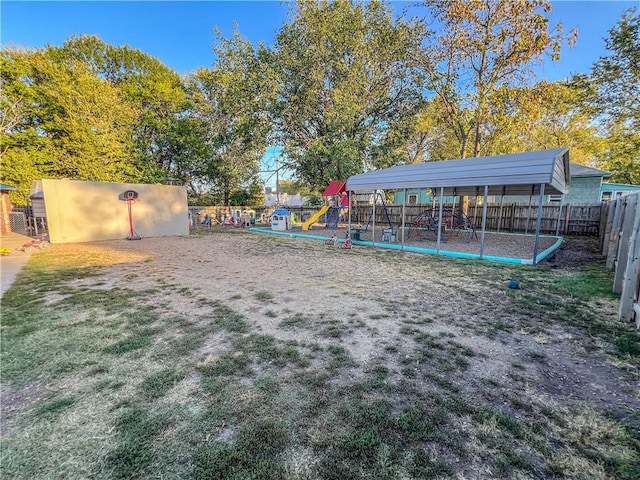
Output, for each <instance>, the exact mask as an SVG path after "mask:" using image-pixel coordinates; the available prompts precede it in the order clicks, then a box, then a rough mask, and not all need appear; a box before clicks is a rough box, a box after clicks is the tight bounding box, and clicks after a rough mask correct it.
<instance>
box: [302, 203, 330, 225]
mask: <svg viewBox="0 0 640 480" xmlns="http://www.w3.org/2000/svg"><path fill="white" fill-rule="evenodd" d="M327 210H329V205H325V206H324V207H322V208H321V209H320V211H318V212H316V213H314V214H313V217H311V218H310V219H309V220H307V221H306V222H304V223H303V224H302V230H309V227H310V226H311V225H313V224H314V223H316V222H317V221H318V219H319V218H320V217H321V216H322V215H324V214H325V213H327Z"/></svg>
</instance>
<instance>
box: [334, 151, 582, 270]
mask: <svg viewBox="0 0 640 480" xmlns="http://www.w3.org/2000/svg"><path fill="white" fill-rule="evenodd" d="M570 181H571V180H570V171H569V149H568V148H566V147H565V148H556V149H551V150H539V151H534V152H523V153H513V154H508V155H496V156H488V157H476V158H467V159H461V160H447V161H441V162H429V163H419V164H411V165H398V166H395V167H391V168H386V169H383V170H376V171H373V172H369V173H362V174H359V175H354V176H352V177H349V178H348V179H347V190H348V191H349V192H375V191H376V190H404V192H405V195H404V200H403V205H402V207H403V209H402V244H403V245H404V242H405V239H404V227H405V218H404V217H405V214H404V211H405V209H404V207H405V205H406V196H407V195H406V191H407V189H410V188H425V189H427V188H431V189H434V190H435V189H439V192H440V194H439V199H440V201H439V203H440V216H439V224H440V225H441V224H442V201H441V199H442V198H443V197H444V196H445V195H452V196H457V195H469V196H472V195H476V196H478V195H483V196H484V198H486V197H487V196H488V195H502V196H504V195H538V196H539V200H538V217H537V221H536V231H535V242H534V251H533V261H532V263H533V264H534V265H535V263H536V257H537V254H538V242H539V236H540V225H541V221H542V204H543V201H544V195H545V194H564V193H566V192H567V190H568V187H569V184H570ZM349 204H351V202H349ZM373 208H374V210H375V202H374V205H373ZM486 215H487V202H486V201H485V202H483V214H482V234H481V243H480V258H482V255H483V252H484V237H485V225H486ZM349 218H351V215H349ZM349 229H351V225H349ZM373 229H374V230H373V231H374V232H375V215H374V224H373ZM374 237H375V236H374ZM437 249H438V251H439V250H440V229H439V231H438V244H437Z"/></svg>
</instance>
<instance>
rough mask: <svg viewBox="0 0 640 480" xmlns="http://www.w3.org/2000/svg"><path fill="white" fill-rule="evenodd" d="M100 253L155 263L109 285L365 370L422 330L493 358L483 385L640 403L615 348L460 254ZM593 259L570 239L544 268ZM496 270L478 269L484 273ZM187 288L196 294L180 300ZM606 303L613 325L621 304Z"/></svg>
mask: <svg viewBox="0 0 640 480" xmlns="http://www.w3.org/2000/svg"><path fill="white" fill-rule="evenodd" d="M504 238H507V239H508V237H504ZM78 247H79V248H82V247H81V246H78ZM91 248H105V249H106V250H108V251H114V250H115V251H122V252H127V253H126V255H131V256H132V258H143V257H144V258H148V259H149V260H148V261H144V262H130V263H119V264H118V265H117V266H116V267H114V268H113V269H112V270H111V272H110V273H109V274H108V275H106V277H108V279H106V280H104V281H106V284H107V285H109V286H122V287H126V288H136V289H142V290H148V289H154V288H155V289H156V293H153V294H151V297H150V298H149V301H152V302H154V303H155V304H156V305H158V304H160V305H161V306H162V308H163V309H166V310H167V311H172V312H174V313H178V314H180V315H184V316H186V317H188V318H191V319H197V317H198V315H199V314H200V313H199V312H200V310H201V305H200V304H199V303H198V301H197V299H196V298H195V297H198V298H204V299H207V300H210V301H216V302H221V303H222V304H224V305H227V306H229V307H230V308H232V309H233V310H234V311H238V312H241V313H242V315H244V316H245V317H246V319H247V320H248V321H249V322H250V323H251V325H252V326H253V328H255V329H256V330H257V331H259V332H261V333H263V334H268V335H273V336H275V337H276V338H279V339H281V340H285V341H297V342H300V343H302V344H310V343H316V344H319V345H321V346H327V345H330V344H333V343H335V342H339V343H340V344H342V345H344V347H345V348H346V349H347V350H348V352H349V354H350V355H351V356H352V357H353V358H355V359H356V361H357V362H359V363H361V364H371V363H372V362H373V363H375V362H379V361H380V358H381V357H385V356H386V355H387V354H386V353H385V352H386V350H385V349H387V348H394V347H397V348H398V349H400V351H401V352H404V354H405V355H410V354H411V350H412V348H413V345H412V342H411V341H410V338H411V336H410V335H407V334H406V332H405V333H402V331H403V329H404V330H406V329H407V326H411V325H416V326H418V327H420V328H422V329H424V330H426V331H428V332H429V333H430V334H432V335H434V336H440V335H450V336H452V337H454V338H455V340H456V341H457V342H459V343H460V344H463V345H465V346H467V347H469V348H471V349H474V350H476V351H477V352H478V353H481V354H482V356H479V357H475V358H473V359H471V361H470V368H469V370H468V371H467V373H466V376H467V377H468V378H469V379H470V380H472V381H473V383H477V384H482V383H483V382H484V383H485V384H486V382H487V381H490V382H498V383H500V384H501V385H505V386H506V387H507V388H523V387H524V386H525V385H527V386H528V388H531V386H532V385H533V386H534V389H536V390H537V389H539V390H540V391H541V393H544V394H546V395H549V396H550V397H554V398H557V399H564V400H582V401H589V402H593V403H594V404H597V405H600V406H602V407H603V408H611V409H613V410H615V412H617V413H618V414H620V415H623V414H624V412H625V411H628V410H629V409H634V408H638V407H639V406H640V404H639V403H638V396H637V395H638V392H637V388H634V385H635V386H636V387H637V385H636V384H635V382H634V381H633V378H630V377H628V376H627V375H625V374H624V372H621V371H620V370H619V369H617V368H615V367H614V366H612V365H610V364H609V363H608V360H607V356H606V353H605V354H603V353H602V352H601V351H592V350H589V351H586V350H585V348H584V346H583V344H584V340H585V333H584V332H583V331H578V330H576V329H575V327H573V326H571V324H568V325H564V326H562V325H557V324H556V325H553V324H550V323H547V320H546V319H544V318H537V317H536V312H535V311H533V310H532V311H529V312H527V311H522V309H515V308H513V302H514V300H516V301H517V300H518V295H519V294H520V292H519V291H510V290H509V289H507V288H506V285H507V282H508V280H509V279H510V278H512V277H513V275H514V273H513V270H511V269H509V268H507V267H502V266H501V265H500V264H490V265H489V270H487V271H484V270H483V271H479V272H478V273H477V276H476V274H475V273H472V274H471V275H470V274H469V271H468V268H467V266H466V265H464V266H463V264H461V263H460V262H456V261H452V260H451V259H442V258H437V257H433V256H429V255H421V254H414V253H402V252H397V251H384V250H375V249H372V248H370V247H356V248H354V250H340V249H338V248H335V247H329V246H324V245H322V244H321V242H319V241H316V240H310V239H304V238H290V237H281V236H271V235H262V234H257V233H251V232H247V231H230V232H226V233H225V232H222V231H221V230H218V231H216V232H215V233H214V234H210V232H205V233H203V234H201V235H192V236H190V237H181V238H175V237H173V238H169V237H166V238H148V239H143V240H142V241H136V242H132V241H126V240H121V241H113V242H103V243H100V242H99V243H95V244H92V245H91ZM511 248H512V249H513V248H515V247H514V246H512V247H511ZM523 248H524V250H522V248H521V249H520V250H518V252H523V251H526V250H527V249H528V248H529V242H528V241H527V243H526V245H524V247H523ZM518 252H515V254H516V255H518V254H519V253H518ZM593 261H596V262H597V261H599V256H598V251H597V239H594V238H591V237H569V238H567V239H566V240H565V242H564V244H563V246H562V247H561V248H560V249H559V250H558V251H557V252H556V253H555V254H554V255H553V257H552V258H551V259H549V260H548V261H546V262H545V263H544V264H543V265H542V267H541V269H542V270H543V271H548V272H549V273H548V274H549V275H553V270H554V269H557V268H560V269H571V270H576V269H580V268H583V267H584V266H585V265H587V264H588V263H589V262H593ZM486 265H487V263H486V262H477V266H478V268H479V269H480V268H483V267H485V266H486ZM521 268H530V267H521ZM471 270H472V272H473V268H472V269H471ZM187 291H188V292H193V295H176V293H180V292H187ZM595 308H597V309H598V310H599V311H598V314H599V315H601V316H602V317H603V318H604V319H609V320H612V319H613V318H614V315H615V308H616V302H615V301H610V302H604V303H601V304H600V305H598V306H596V307H595ZM296 319H298V320H296ZM496 324H497V325H498V328H497V330H496V328H495V327H496ZM496 332H497V335H495V334H496ZM541 339H542V340H541ZM209 350H210V349H209ZM606 350H607V349H606V348H605V351H606ZM609 350H610V349H609ZM399 357H402V355H399ZM514 364H515V365H518V366H517V367H516V369H515V370H516V371H517V372H518V371H519V372H520V373H519V374H518V375H513V370H514V367H513V366H514ZM398 368H399V369H400V368H401V366H398ZM514 378H515V379H514Z"/></svg>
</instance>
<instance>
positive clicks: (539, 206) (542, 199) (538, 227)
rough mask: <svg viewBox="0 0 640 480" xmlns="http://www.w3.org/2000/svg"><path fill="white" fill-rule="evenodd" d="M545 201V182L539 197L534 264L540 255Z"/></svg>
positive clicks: (541, 186) (542, 184) (541, 185)
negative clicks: (539, 245)
mask: <svg viewBox="0 0 640 480" xmlns="http://www.w3.org/2000/svg"><path fill="white" fill-rule="evenodd" d="M543 202H544V183H541V184H540V198H539V199H538V218H537V219H536V239H535V241H534V242H533V264H534V265H535V264H536V257H537V256H538V241H539V239H540V227H541V226H542V204H543Z"/></svg>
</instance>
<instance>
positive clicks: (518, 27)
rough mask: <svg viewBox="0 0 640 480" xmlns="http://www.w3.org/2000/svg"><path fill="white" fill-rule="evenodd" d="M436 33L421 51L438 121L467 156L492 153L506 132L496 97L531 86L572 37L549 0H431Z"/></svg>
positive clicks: (426, 3)
mask: <svg viewBox="0 0 640 480" xmlns="http://www.w3.org/2000/svg"><path fill="white" fill-rule="evenodd" d="M422 6H423V7H424V8H426V14H425V15H424V17H425V21H426V22H427V23H428V24H429V25H430V27H431V28H433V29H434V31H435V32H436V35H435V36H434V37H433V38H432V39H431V40H430V41H428V42H425V45H424V48H422V49H421V50H417V51H416V55H415V57H416V58H417V60H418V61H419V62H420V64H421V66H422V68H423V71H424V74H425V83H424V86H425V88H427V89H428V90H429V91H431V92H433V94H434V95H435V97H436V99H435V100H434V102H435V104H436V105H437V107H438V109H437V114H438V117H437V122H436V123H437V124H439V125H446V127H447V129H448V130H449V132H448V136H453V137H454V138H455V139H456V141H457V145H458V152H457V156H459V157H460V158H464V157H468V156H478V155H483V154H487V153H489V152H490V150H491V145H492V141H493V136H494V135H493V134H494V133H495V132H496V131H499V130H500V129H502V126H501V125H497V124H496V121H497V118H496V117H494V116H493V114H492V113H493V112H492V105H491V101H492V98H493V97H495V92H496V91H497V90H499V89H500V88H504V87H515V86H522V85H527V84H529V83H530V79H531V78H533V76H534V71H533V69H534V67H536V66H537V65H539V64H540V63H541V62H542V61H543V60H544V59H545V57H550V58H551V59H553V60H556V59H558V58H559V55H560V49H561V46H562V44H563V42H565V41H569V42H571V41H573V40H574V39H575V32H572V33H571V35H569V36H566V35H565V34H564V33H563V32H562V26H561V25H556V26H555V27H551V26H550V25H549V22H548V20H547V18H546V17H545V15H544V14H545V13H546V12H548V11H550V10H551V3H550V2H549V1H548V0H426V1H424V2H423V3H422Z"/></svg>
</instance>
